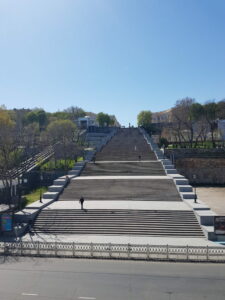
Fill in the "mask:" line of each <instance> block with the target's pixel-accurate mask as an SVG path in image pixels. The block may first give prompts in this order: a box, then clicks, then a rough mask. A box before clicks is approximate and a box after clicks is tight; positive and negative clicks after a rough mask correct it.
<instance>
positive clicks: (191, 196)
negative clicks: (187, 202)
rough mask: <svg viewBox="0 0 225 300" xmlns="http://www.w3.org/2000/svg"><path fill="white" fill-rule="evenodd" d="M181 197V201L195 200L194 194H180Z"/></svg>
mask: <svg viewBox="0 0 225 300" xmlns="http://www.w3.org/2000/svg"><path fill="white" fill-rule="evenodd" d="M181 196H182V197H183V199H195V193H193V192H185V193H181Z"/></svg>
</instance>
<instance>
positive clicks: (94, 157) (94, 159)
mask: <svg viewBox="0 0 225 300" xmlns="http://www.w3.org/2000/svg"><path fill="white" fill-rule="evenodd" d="M92 161H93V163H94V164H95V161H96V156H95V155H94V156H93V159H92Z"/></svg>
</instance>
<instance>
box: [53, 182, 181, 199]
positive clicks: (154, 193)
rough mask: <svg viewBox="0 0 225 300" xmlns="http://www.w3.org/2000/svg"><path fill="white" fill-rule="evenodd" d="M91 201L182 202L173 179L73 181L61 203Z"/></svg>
mask: <svg viewBox="0 0 225 300" xmlns="http://www.w3.org/2000/svg"><path fill="white" fill-rule="evenodd" d="M81 196H82V197H84V199H85V201H91V200H96V201H99V200H104V201H107V200H112V201H119V200H127V201H131V200H133V201H181V198H180V195H179V193H178V191H177V189H176V188H175V185H174V184H173V182H172V179H160V180H158V179H133V178H132V179H127V178H121V179H117V178H113V179H105V178H104V179H86V178H84V179H82V177H80V178H77V179H75V180H72V182H71V183H70V184H69V185H68V187H67V188H66V189H65V190H64V192H63V193H62V195H61V197H60V198H59V201H66V200H67V201H78V200H79V199H80V198H81Z"/></svg>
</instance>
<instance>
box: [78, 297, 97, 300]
mask: <svg viewBox="0 0 225 300" xmlns="http://www.w3.org/2000/svg"><path fill="white" fill-rule="evenodd" d="M78 299H86V300H96V298H94V297H78Z"/></svg>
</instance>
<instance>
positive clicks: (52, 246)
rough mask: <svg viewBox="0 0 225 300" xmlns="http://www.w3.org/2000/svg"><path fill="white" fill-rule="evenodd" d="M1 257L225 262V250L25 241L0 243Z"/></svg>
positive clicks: (217, 248) (215, 248)
mask: <svg viewBox="0 0 225 300" xmlns="http://www.w3.org/2000/svg"><path fill="white" fill-rule="evenodd" d="M0 255H12V256H40V257H41V256H42V257H70V258H71V257H74V258H76V257H77V258H78V257H83V258H111V259H135V260H166V261H203V262H225V247H222V246H221V247H209V246H206V247H198V246H170V245H136V244H111V243H108V244H102V243H62V242H26V241H24V242H0Z"/></svg>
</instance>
